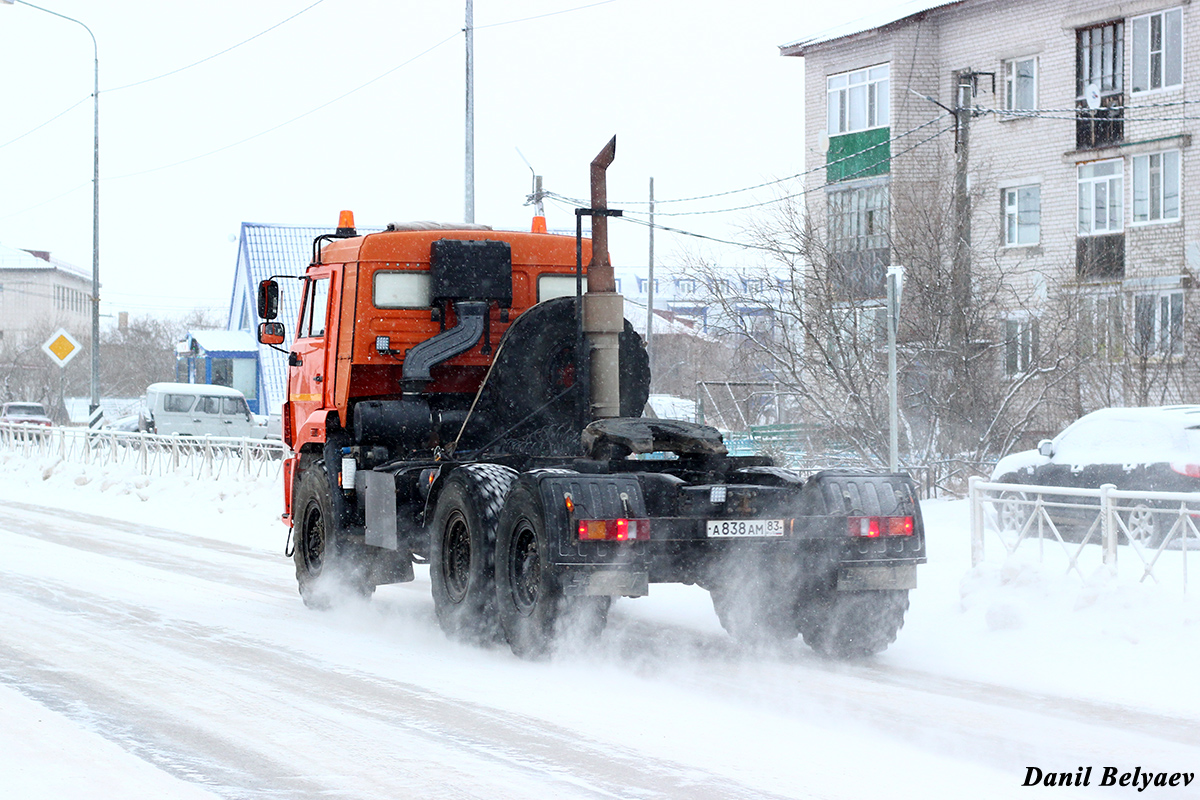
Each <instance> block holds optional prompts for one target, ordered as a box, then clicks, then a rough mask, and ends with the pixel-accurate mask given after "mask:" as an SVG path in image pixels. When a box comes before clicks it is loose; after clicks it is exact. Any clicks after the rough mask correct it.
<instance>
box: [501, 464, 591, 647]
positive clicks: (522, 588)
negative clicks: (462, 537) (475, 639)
mask: <svg viewBox="0 0 1200 800" xmlns="http://www.w3.org/2000/svg"><path fill="white" fill-rule="evenodd" d="M545 519H546V518H545V513H544V511H543V509H542V502H541V498H539V497H538V496H537V492H536V490H535V489H533V488H531V487H530V486H527V485H525V484H517V486H516V487H514V488H513V490H512V492H511V493H510V494H509V497H508V501H507V502H506V503H505V504H504V511H503V512H502V514H501V517H500V526H499V529H498V531H497V539H496V567H497V568H496V605H497V610H498V611H499V616H500V624H501V626H502V627H503V629H504V636H505V638H506V639H507V640H508V646H509V647H510V648H511V649H512V651H513V653H514V654H516V655H517V656H519V657H520V658H526V659H539V658H545V657H546V656H548V655H550V653H551V652H552V651H553V650H554V649H555V648H556V646H559V645H561V644H562V643H564V642H582V643H586V642H589V641H591V640H594V639H595V638H597V637H599V636H600V634H601V633H602V632H603V631H604V626H605V625H606V624H607V622H608V609H609V605H610V603H611V598H609V597H595V596H584V597H567V596H566V595H564V593H563V591H562V586H561V584H560V582H559V581H558V577H557V576H556V575H555V574H554V572H553V570H551V569H548V568H547V565H548V564H549V563H550V561H549V539H548V536H547V534H546V521H545Z"/></svg>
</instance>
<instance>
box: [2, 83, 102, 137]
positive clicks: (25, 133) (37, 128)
mask: <svg viewBox="0 0 1200 800" xmlns="http://www.w3.org/2000/svg"><path fill="white" fill-rule="evenodd" d="M91 99H92V96H91V95H90V94H89V95H88V96H87V97H84V98H83V99H81V100H79V101H78V102H76V103H75V104H74V105H72V106H70V107H69V108H67V109H65V110H63V111H60V112H58V113H57V114H55V115H54V116H53V117H51V118H50V119H48V120H46V121H45V122H43V123H42V124H41V125H38V126H37V127H34V128H30V129H29V130H27V131H25V132H24V133H22V134H21V135H20V136H18V137H17V138H15V139H9V140H8V141H7V142H5V143H4V144H0V147H8V146H9V145H10V144H12V143H13V142H19V141H21V140H22V139H24V138H25V137H26V136H28V135H29V134H31V133H33V132H34V131H40V130H41V129H42V128H44V127H46V126H47V125H49V124H50V123H51V122H54V120H56V119H58V118H59V117H61V116H64V115H65V114H66V113H67V112H68V111H74V110H75V109H76V108H77V107H79V106H81V105H83V104H84V103H86V102H87V101H88V100H91Z"/></svg>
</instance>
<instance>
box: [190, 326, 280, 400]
mask: <svg viewBox="0 0 1200 800" xmlns="http://www.w3.org/2000/svg"><path fill="white" fill-rule="evenodd" d="M175 378H176V380H178V381H180V382H186V383H207V384H211V385H214V386H229V387H232V388H234V389H237V390H238V391H240V392H241V393H242V394H244V395H245V396H246V402H247V403H249V405H250V410H251V411H253V412H254V413H255V414H265V413H267V412H266V411H261V410H260V408H261V406H260V403H259V399H260V398H261V397H262V392H261V381H260V379H259V368H258V342H257V341H255V339H254V336H253V335H251V334H250V333H249V332H247V331H188V333H187V336H186V337H185V338H184V339H183V341H181V342H179V343H178V344H177V345H176V346H175Z"/></svg>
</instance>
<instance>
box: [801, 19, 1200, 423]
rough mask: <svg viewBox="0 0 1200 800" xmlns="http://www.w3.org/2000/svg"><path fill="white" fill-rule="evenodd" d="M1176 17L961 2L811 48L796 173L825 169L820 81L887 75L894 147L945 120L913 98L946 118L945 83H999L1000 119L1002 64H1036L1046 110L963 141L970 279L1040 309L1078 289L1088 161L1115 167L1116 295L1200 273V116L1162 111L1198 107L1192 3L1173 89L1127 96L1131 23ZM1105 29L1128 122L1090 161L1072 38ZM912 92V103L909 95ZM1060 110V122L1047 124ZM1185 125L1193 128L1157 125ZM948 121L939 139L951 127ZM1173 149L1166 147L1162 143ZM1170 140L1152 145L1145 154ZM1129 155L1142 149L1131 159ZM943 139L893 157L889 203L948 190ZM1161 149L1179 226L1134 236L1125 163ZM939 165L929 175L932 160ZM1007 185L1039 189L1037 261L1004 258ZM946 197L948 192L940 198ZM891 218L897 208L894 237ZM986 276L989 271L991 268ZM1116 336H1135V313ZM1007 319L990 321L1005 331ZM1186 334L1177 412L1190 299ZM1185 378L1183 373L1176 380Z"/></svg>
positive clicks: (986, 118) (1199, 300)
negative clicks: (915, 190)
mask: <svg viewBox="0 0 1200 800" xmlns="http://www.w3.org/2000/svg"><path fill="white" fill-rule="evenodd" d="M1173 7H1180V6H1176V5H1173V4H1171V3H1160V2H1145V0H1133V1H1132V2H1124V3H1121V4H1119V5H1118V4H1114V3H1112V2H1097V1H1096V0H990V1H989V0H967V2H964V3H961V4H958V5H955V6H952V7H949V8H943V9H935V10H933V11H930V12H927V13H926V14H924V15H917V16H916V17H914V18H913V19H911V20H910V21H908V22H905V23H903V24H897V25H895V26H893V27H890V28H889V27H885V28H879V29H874V30H872V31H867V32H864V33H861V34H856V35H854V36H849V37H845V38H842V39H838V40H834V41H832V42H826V43H822V44H817V45H812V46H810V47H808V48H807V49H806V50H805V51H804V52H803V56H804V59H805V76H806V77H805V88H804V93H805V94H804V97H805V108H806V109H807V111H806V115H805V131H804V151H805V154H806V156H807V158H806V168H808V169H814V168H818V167H820V166H821V165H822V164H823V163H824V159H825V154H824V152H823V150H822V143H823V141H825V137H824V136H823V133H824V131H825V130H826V110H825V109H826V83H825V79H826V76H827V75H830V74H834V73H837V72H843V71H847V70H852V69H856V68H861V67H864V66H867V65H870V64H877V63H880V62H885V61H886V62H889V63H890V64H891V76H890V80H891V87H890V88H891V97H890V99H891V121H890V125H891V135H892V136H896V135H897V134H900V133H902V132H904V131H907V130H909V129H912V128H915V127H917V126H919V125H921V124H923V123H926V122H928V121H929V120H931V119H933V118H935V117H936V116H938V115H940V114H943V113H945V112H944V111H943V110H942V109H941V108H939V107H938V106H936V105H935V104H933V103H931V102H929V101H928V100H926V99H923V98H922V97H919V96H918V95H929V96H932V97H933V98H934V99H936V100H937V101H939V102H940V103H942V104H943V105H946V106H951V107H952V106H953V105H954V97H953V87H952V82H953V73H954V72H955V71H956V70H967V69H970V70H974V71H976V72H994V73H996V85H995V94H993V93H992V86H991V81H990V79H989V78H988V77H986V76H983V77H981V78H980V83H979V89H980V91H979V94H978V95H977V96H976V97H975V103H976V104H977V105H978V106H980V107H984V108H1001V107H1002V105H1003V69H1002V62H1003V61H1004V60H1005V59H1009V58H1013V57H1028V56H1031V55H1034V56H1036V57H1037V59H1038V75H1037V98H1036V101H1035V105H1036V106H1037V107H1038V108H1039V109H1047V110H1051V112H1048V113H1045V114H1042V115H1040V116H1038V117H1035V118H1028V119H1011V118H1010V119H1001V118H1000V117H999V116H997V115H994V114H984V115H981V116H978V117H976V118H974V120H973V121H972V123H971V132H970V143H971V149H970V179H971V187H972V191H973V194H974V195H975V196H976V197H977V198H978V202H977V203H976V205H975V206H974V209H973V216H972V234H973V245H974V246H975V248H976V252H977V253H978V252H980V251H983V252H989V254H993V255H994V257H993V258H989V259H984V258H976V260H975V265H974V269H975V270H976V271H978V270H981V269H988V268H996V269H1000V270H1003V271H1004V272H1005V273H1006V274H1011V275H1012V277H1013V281H1014V284H1015V285H1016V286H1017V287H1019V288H1018V291H1019V292H1023V293H1026V294H1027V295H1028V296H1027V297H1026V299H1027V300H1030V301H1032V302H1036V301H1037V300H1038V298H1037V297H1036V296H1035V294H1036V290H1035V287H1037V286H1038V285H1039V284H1043V283H1044V282H1045V281H1043V280H1042V279H1040V278H1039V276H1045V279H1046V280H1048V282H1049V284H1050V285H1051V286H1054V285H1058V284H1068V285H1069V284H1072V283H1073V282H1074V281H1075V250H1076V238H1077V219H1078V217H1077V214H1078V210H1077V205H1078V186H1077V181H1076V174H1077V163H1079V162H1081V161H1088V160H1092V159H1093V158H1096V157H1097V156H1104V157H1109V158H1113V157H1123V158H1124V161H1125V164H1124V166H1125V174H1124V198H1123V208H1124V219H1125V247H1126V258H1125V278H1126V280H1125V282H1124V283H1123V284H1122V283H1121V282H1117V283H1116V284H1115V285H1114V286H1113V288H1117V287H1120V286H1123V287H1124V289H1126V290H1127V291H1128V290H1130V289H1131V287H1134V286H1136V285H1139V284H1141V283H1143V282H1144V281H1145V280H1147V279H1151V278H1155V277H1160V276H1181V275H1184V274H1190V271H1189V270H1188V253H1189V252H1191V254H1192V267H1193V268H1200V233H1198V232H1197V231H1198V223H1200V159H1198V158H1197V154H1196V152H1195V148H1194V147H1192V146H1191V145H1192V142H1193V141H1195V142H1196V143H1197V144H1200V138H1198V137H1197V136H1196V134H1198V133H1200V103H1197V104H1195V105H1166V106H1159V105H1157V104H1162V103H1178V102H1179V101H1197V100H1200V9H1196V8H1194V7H1193V6H1192V5H1191V4H1190V2H1188V3H1185V4H1183V5H1182V6H1181V8H1182V19H1183V45H1184V53H1183V86H1182V87H1178V88H1174V89H1168V90H1162V91H1158V92H1147V93H1140V94H1137V95H1134V94H1132V93H1131V91H1130V87H1131V85H1132V82H1131V72H1132V43H1133V31H1132V26H1131V24H1130V21H1129V20H1130V18H1131V17H1132V16H1134V15H1138V14H1144V13H1147V12H1151V11H1157V10H1163V9H1167V8H1173ZM1112 19H1124V20H1125V31H1124V37H1125V58H1124V67H1125V75H1124V86H1125V104H1126V106H1132V108H1130V109H1129V110H1127V111H1126V115H1125V117H1126V122H1125V136H1124V146H1123V147H1121V148H1109V149H1106V150H1103V151H1093V152H1091V153H1078V152H1076V148H1075V123H1074V119H1073V112H1072V111H1071V110H1072V109H1073V108H1074V107H1075V94H1076V88H1075V82H1076V74H1075V72H1076V55H1075V50H1076V28H1077V27H1082V26H1086V25H1090V24H1096V23H1102V22H1105V21H1109V20H1112ZM910 90H911V91H910ZM1053 110H1058V113H1052V112H1053ZM1179 117H1191V118H1192V119H1187V120H1183V119H1164V118H1179ZM948 122H949V120H947V121H946V122H943V123H942V125H945V124H948ZM933 131H934V129H933V128H928V129H925V130H923V131H922V132H920V133H918V134H915V135H914V136H911V137H908V138H907V139H902V140H900V141H897V142H893V144H892V152H893V154H894V155H895V154H897V153H900V152H901V151H902V150H903V149H904V148H905V147H907V146H908V145H909V144H911V143H913V142H915V141H916V140H918V139H920V138H925V136H926V135H928V134H929V133H932V132H933ZM1171 137H1174V138H1171ZM1159 139H1166V140H1167V141H1165V142H1163V143H1161V144H1155V143H1154V140H1159ZM1137 143H1145V144H1143V145H1140V146H1139V145H1138V144H1137ZM952 144H953V134H952V133H948V134H946V135H945V136H944V137H942V138H941V139H939V140H937V142H934V143H930V144H928V145H924V146H922V148H920V149H919V150H917V151H915V152H914V153H912V154H907V155H901V156H898V157H896V158H895V159H894V161H893V164H892V188H893V192H894V193H896V192H898V191H901V190H902V187H904V186H906V185H908V184H909V183H910V182H920V181H928V180H935V181H939V180H940V181H946V182H951V181H952V180H953V161H952V159H953V148H952ZM1158 147H1162V148H1164V149H1166V148H1175V147H1178V148H1179V149H1180V151H1181V175H1182V180H1181V183H1182V191H1181V195H1182V196H1181V200H1180V204H1181V214H1180V219H1179V220H1178V221H1176V222H1169V223H1159V224H1142V225H1135V224H1133V223H1132V208H1131V206H1132V182H1133V175H1132V159H1131V154H1132V153H1135V152H1145V151H1147V150H1153V149H1155V148H1158ZM939 158H941V159H943V161H942V163H941V165H940V166H939V165H938V163H937V161H938V159H939ZM1013 181H1021V182H1028V183H1038V184H1040V186H1041V232H1040V243H1039V244H1038V245H1037V246H1035V247H1014V248H1007V247H1003V242H1002V239H1001V235H1002V206H1001V196H1000V188H1001V186H1003V185H1005V184H1006V183H1007V184H1009V185H1012V183H1013ZM824 183H825V172H824V170H823V169H818V170H816V171H815V172H813V173H812V174H811V175H809V176H808V179H807V183H806V188H807V189H809V190H812V191H810V193H809V194H808V195H807V199H808V211H809V213H810V215H811V218H812V219H813V220H814V222H815V223H816V224H817V225H818V229H822V228H823V225H824V212H825V193H824V192H823V191H821V190H820V189H819V187H821V186H822V185H823V184H824ZM949 188H950V186H949V183H947V186H946V189H947V191H949ZM900 213H902V209H901V208H896V207H894V208H893V214H892V225H893V229H895V226H896V225H897V224H898V219H897V215H898V214H900ZM991 265H994V267H993V266H991ZM1127 312H1128V313H1127V317H1126V325H1127V326H1131V325H1132V308H1131V307H1129V308H1128V309H1127ZM1004 313H1005V310H1004V309H1001V308H997V316H998V317H1002V316H1003V315H1004ZM1186 313H1187V319H1186V323H1185V327H1186V330H1187V335H1188V350H1187V355H1186V358H1187V373H1186V374H1187V376H1188V377H1187V379H1186V381H1184V382H1181V383H1180V384H1179V386H1178V388H1177V391H1175V392H1174V393H1173V394H1172V397H1173V398H1174V399H1184V400H1190V401H1200V389H1193V388H1191V387H1200V381H1197V380H1196V377H1197V372H1200V370H1198V369H1197V366H1196V365H1197V364H1198V362H1200V336H1197V335H1196V333H1195V332H1196V330H1197V328H1200V326H1198V325H1197V321H1200V294H1197V295H1195V296H1193V295H1192V293H1190V292H1189V297H1188V299H1187V311H1186ZM1175 372H1176V373H1178V374H1180V375H1181V376H1182V375H1184V374H1185V373H1182V372H1180V371H1179V370H1175Z"/></svg>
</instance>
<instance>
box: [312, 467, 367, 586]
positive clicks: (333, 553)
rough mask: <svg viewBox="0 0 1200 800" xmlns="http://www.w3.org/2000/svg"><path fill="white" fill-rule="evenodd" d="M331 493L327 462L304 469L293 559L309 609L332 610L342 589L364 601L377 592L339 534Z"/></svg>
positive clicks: (362, 566)
mask: <svg viewBox="0 0 1200 800" xmlns="http://www.w3.org/2000/svg"><path fill="white" fill-rule="evenodd" d="M329 492H330V488H329V478H328V477H327V475H326V472H325V462H324V461H318V462H316V463H313V464H309V465H307V466H305V467H304V468H303V469H302V471H301V473H300V480H299V482H298V484H297V486H296V496H295V500H294V502H293V506H294V508H295V510H296V511H295V515H294V517H293V520H294V522H293V525H295V528H294V530H293V536H294V537H295V549H294V551H293V553H292V558H293V560H294V561H295V563H296V583H297V585H298V586H299V589H300V597H301V598H303V600H304V604H305V605H306V606H308V607H309V608H319V609H326V608H329V607H330V606H332V605H333V604H334V602H335V601H336V599H337V598H338V596H339V594H340V593H341V591H342V590H343V589H349V590H350V591H351V592H352V593H354V594H357V595H359V596H360V597H364V598H369V597H370V596H371V594H372V593H373V592H374V591H375V586H374V585H373V584H371V583H370V581H369V580H368V578H367V568H366V566H365V565H364V564H362V563H359V561H358V560H357V559H355V558H354V557H353V550H352V548H351V547H350V546H349V543H348V542H345V541H344V540H343V538H342V537H341V536H339V535H338V533H337V530H336V525H335V522H334V517H333V502H332V498H331V497H330V496H329Z"/></svg>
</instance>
